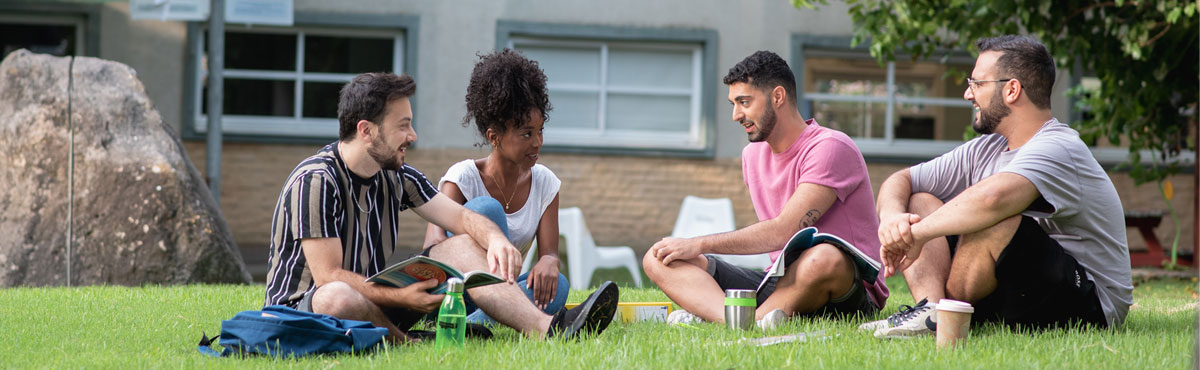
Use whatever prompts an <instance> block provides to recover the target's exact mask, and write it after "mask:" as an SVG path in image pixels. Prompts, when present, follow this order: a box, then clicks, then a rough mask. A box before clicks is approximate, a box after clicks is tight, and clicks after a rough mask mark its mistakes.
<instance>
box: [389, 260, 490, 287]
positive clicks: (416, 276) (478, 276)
mask: <svg viewBox="0 0 1200 370" xmlns="http://www.w3.org/2000/svg"><path fill="white" fill-rule="evenodd" d="M452 277H456V278H459V279H462V281H463V288H464V289H471V288H474V287H479V286H484V285H491V284H496V283H503V282H504V279H501V278H500V277H499V276H496V275H492V274H490V273H488V272H487V271H471V272H468V273H465V274H464V273H461V272H458V270H456V269H455V268H453V267H450V265H447V264H445V263H442V262H439V261H437V260H435V259H432V258H429V257H425V256H416V257H413V258H409V259H406V260H404V261H401V262H399V263H397V264H395V265H391V266H388V268H385V269H383V271H380V272H379V273H378V274H375V275H374V276H371V277H369V278H367V282H371V283H377V284H385V285H391V286H394V287H397V288H401V287H405V286H408V284H412V283H415V282H418V281H423V280H429V279H437V281H438V285H437V286H435V287H433V288H432V289H429V290H428V292H429V293H432V294H442V293H445V292H446V279H449V278H452Z"/></svg>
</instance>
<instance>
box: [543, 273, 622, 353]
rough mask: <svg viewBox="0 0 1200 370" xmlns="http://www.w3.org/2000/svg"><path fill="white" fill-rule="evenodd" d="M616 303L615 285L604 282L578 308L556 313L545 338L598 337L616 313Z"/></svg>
mask: <svg viewBox="0 0 1200 370" xmlns="http://www.w3.org/2000/svg"><path fill="white" fill-rule="evenodd" d="M618 301H620V292H619V291H618V290H617V284H613V282H611V281H605V282H604V283H603V284H600V287H599V288H596V291H594V292H592V295H589V296H588V298H587V299H586V300H584V301H583V303H581V304H579V306H576V307H575V308H572V309H570V310H559V311H558V312H556V313H555V314H554V318H553V319H552V320H551V321H550V331H549V332H547V333H546V334H547V335H546V337H548V338H552V337H562V338H568V339H578V338H579V337H580V336H582V335H586V334H593V335H600V333H601V332H603V331H604V329H605V328H608V324H609V323H611V322H612V320H613V317H614V315H615V314H616V313H617V302H618Z"/></svg>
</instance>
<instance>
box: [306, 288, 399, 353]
mask: <svg viewBox="0 0 1200 370" xmlns="http://www.w3.org/2000/svg"><path fill="white" fill-rule="evenodd" d="M312 310H313V312H314V313H320V314H326V315H329V316H333V317H337V318H340V319H348V320H359V321H370V322H371V324H373V325H375V326H377V327H381V328H387V330H388V334H389V335H388V337H387V339H388V341H389V342H391V343H403V342H405V341H407V340H408V336H406V335H404V332H402V331H400V328H397V327H396V325H395V324H393V323H392V320H391V319H389V318H388V317H387V315H384V314H383V311H382V310H380V309H379V306H376V305H375V304H374V303H372V302H371V301H370V300H368V299H367V297H364V296H363V295H362V293H359V292H358V291H357V290H354V288H352V287H350V285H348V284H346V283H343V282H340V281H334V282H330V283H328V284H325V285H322V286H321V287H320V288H317V291H315V292H313V297H312Z"/></svg>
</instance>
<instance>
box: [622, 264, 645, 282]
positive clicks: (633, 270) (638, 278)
mask: <svg viewBox="0 0 1200 370" xmlns="http://www.w3.org/2000/svg"><path fill="white" fill-rule="evenodd" d="M625 268H627V269H629V274H631V275H633V284H634V285H636V286H637V287H638V288H641V287H642V271H641V268H639V267H638V264H637V261H627V262H625Z"/></svg>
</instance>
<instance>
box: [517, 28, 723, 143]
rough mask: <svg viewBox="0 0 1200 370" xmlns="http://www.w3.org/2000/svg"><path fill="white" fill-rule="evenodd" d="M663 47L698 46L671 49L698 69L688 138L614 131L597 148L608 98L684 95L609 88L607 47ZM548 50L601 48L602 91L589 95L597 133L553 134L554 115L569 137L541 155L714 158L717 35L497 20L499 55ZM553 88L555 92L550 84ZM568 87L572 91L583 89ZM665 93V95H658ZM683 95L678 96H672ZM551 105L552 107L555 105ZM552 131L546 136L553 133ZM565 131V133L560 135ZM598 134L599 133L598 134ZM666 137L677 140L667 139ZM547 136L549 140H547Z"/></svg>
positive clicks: (561, 138)
mask: <svg viewBox="0 0 1200 370" xmlns="http://www.w3.org/2000/svg"><path fill="white" fill-rule="evenodd" d="M662 43H676V44H684V43H689V44H698V45H696V46H690V45H670V46H666V47H668V48H670V49H673V50H691V51H692V52H693V54H692V63H693V66H694V67H696V68H694V70H693V73H692V87H691V88H690V89H688V90H690V97H691V98H690V99H691V100H690V101H691V108H690V109H689V110H690V112H689V115H690V117H689V118H690V120H691V122H692V123H691V124H690V128H689V131H688V133H687V134H680V133H681V132H682V131H653V132H630V131H624V132H622V130H613V131H610V132H608V135H605V136H602V137H603V138H604V140H602V142H598V140H597V134H603V133H604V132H603V130H605V122H604V118H605V110H606V109H605V108H606V100H607V95H609V94H614V93H616V94H620V93H633V94H659V93H666V94H667V95H665V96H683V95H682V94H680V93H682V92H683V90H682V89H652V88H651V89H640V88H635V89H625V88H609V87H608V86H607V85H608V82H607V80H606V76H605V75H604V73H603V70H604V69H605V67H604V66H606V65H607V63H609V58H608V55H607V53H605V52H604V51H606V50H608V48H609V47H613V46H615V47H617V48H619V49H627V48H632V49H638V48H645V49H649V50H662V48H663V47H664V45H662ZM522 44H524V45H550V46H581V45H582V46H588V47H599V48H601V54H602V56H601V61H600V63H601V67H600V68H601V79H600V81H599V82H598V83H597V86H599V88H598V89H597V90H594V91H591V92H595V93H597V94H598V95H599V102H598V103H599V105H598V109H599V112H597V114H598V116H597V119H598V121H599V122H598V126H599V127H598V128H597V129H558V130H555V129H553V128H552V125H553V121H554V118H553V117H554V113H553V112H551V119H550V123H551V127H548V129H550V130H554V131H558V132H560V133H563V132H565V133H566V134H567V135H566V136H559V137H558V138H557V140H550V139H547V140H546V142H545V144H544V145H543V150H545V151H547V152H559V153H586V154H619V155H657V156H663V155H665V156H675V157H705V158H712V157H714V156H715V154H716V104H715V103H714V101H715V99H716V81H715V80H714V79H712V78H705V76H716V75H717V73H716V58H717V55H716V54H717V33H716V31H714V30H707V29H658V28H629V27H611V26H591V25H586V26H585V25H574V24H555V23H538V22H523V21H509V20H499V21H497V24H496V50H500V49H503V48H509V47H512V46H514V45H517V46H518V47H519V46H520V45H522ZM549 86H551V87H552V88H553V86H555V83H554V81H549ZM564 86H566V87H567V88H568V89H573V88H575V87H578V88H583V87H582V86H570V85H559V88H562V87H564ZM660 90H661V91H660ZM668 90H679V91H668ZM551 104H553V102H551ZM550 130H548V131H550ZM561 130H566V131H561ZM598 131H599V132H598ZM663 135H675V136H674V137H667V138H664V137H663ZM547 136H549V134H548V135H547ZM685 139H690V140H691V142H690V143H686V144H685V145H663V142H664V141H671V142H672V143H674V142H678V141H679V140H685Z"/></svg>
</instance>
